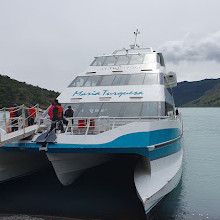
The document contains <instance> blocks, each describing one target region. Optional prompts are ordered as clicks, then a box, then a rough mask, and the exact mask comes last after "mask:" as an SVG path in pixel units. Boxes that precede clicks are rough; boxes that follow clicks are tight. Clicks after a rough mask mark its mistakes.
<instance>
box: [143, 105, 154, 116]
mask: <svg viewBox="0 0 220 220" xmlns="http://www.w3.org/2000/svg"><path fill="white" fill-rule="evenodd" d="M141 116H158V102H144V103H143V107H142V111H141Z"/></svg>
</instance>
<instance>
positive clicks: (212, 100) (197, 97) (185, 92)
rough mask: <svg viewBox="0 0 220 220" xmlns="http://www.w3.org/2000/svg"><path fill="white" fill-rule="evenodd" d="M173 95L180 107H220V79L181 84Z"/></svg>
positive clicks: (174, 90) (174, 89)
mask: <svg viewBox="0 0 220 220" xmlns="http://www.w3.org/2000/svg"><path fill="white" fill-rule="evenodd" d="M173 95H174V100H175V104H176V106H178V107H220V79H204V80H201V81H194V82H187V81H184V82H180V83H178V84H177V87H175V88H173Z"/></svg>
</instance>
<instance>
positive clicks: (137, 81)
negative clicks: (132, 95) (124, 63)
mask: <svg viewBox="0 0 220 220" xmlns="http://www.w3.org/2000/svg"><path fill="white" fill-rule="evenodd" d="M144 77H145V74H144V73H141V74H132V75H130V77H129V80H128V85H142V84H143V81H144Z"/></svg>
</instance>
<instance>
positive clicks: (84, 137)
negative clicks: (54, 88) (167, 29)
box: [5, 45, 183, 213]
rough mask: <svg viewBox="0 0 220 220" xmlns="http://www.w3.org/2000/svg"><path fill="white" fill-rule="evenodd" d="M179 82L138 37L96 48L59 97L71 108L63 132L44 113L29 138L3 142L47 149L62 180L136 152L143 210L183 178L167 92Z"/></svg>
mask: <svg viewBox="0 0 220 220" xmlns="http://www.w3.org/2000/svg"><path fill="white" fill-rule="evenodd" d="M176 84H177V80H176V75H175V73H168V74H167V73H166V69H165V63H164V59H163V56H162V54H161V53H158V52H156V51H154V50H152V48H140V47H138V46H136V45H135V46H132V47H131V48H130V49H122V50H116V51H114V52H113V53H112V54H109V55H101V56H97V57H95V59H94V61H93V62H92V63H91V65H90V66H89V67H88V69H87V70H86V71H85V72H82V73H81V74H79V75H77V76H76V77H75V79H74V80H73V81H72V82H71V83H70V84H69V86H68V87H67V88H66V89H65V90H64V91H63V92H62V93H61V94H60V96H59V97H58V98H57V99H58V100H59V102H60V103H61V104H62V106H63V108H64V110H66V109H67V107H68V106H71V107H72V108H73V109H74V117H72V118H66V120H67V122H68V124H67V125H66V126H64V129H65V132H64V133H61V132H60V131H59V130H57V129H55V130H53V131H49V130H50V123H48V119H47V118H46V117H45V118H42V119H39V120H38V121H39V127H38V128H39V132H38V129H37V132H36V134H35V136H34V137H33V138H32V139H31V140H22V141H20V142H19V143H12V144H8V145H6V146H5V148H7V149H8V151H10V149H11V150H15V148H16V147H18V146H19V150H20V151H31V152H39V151H40V152H41V153H45V154H46V155H47V157H48V159H49V161H50V162H51V164H52V165H53V167H54V170H55V172H56V175H57V177H58V179H59V181H60V182H61V183H62V184H63V185H69V184H72V183H73V182H74V181H75V180H76V178H77V177H78V176H80V175H81V174H82V173H83V172H84V171H85V170H87V169H89V168H91V167H94V166H97V165H99V164H102V163H104V162H106V161H108V160H110V159H111V158H113V157H115V156H116V155H117V156H118V155H122V154H125V155H127V154H129V155H132V156H134V157H137V158H138V162H137V164H136V168H135V172H134V182H135V186H136V189H137V193H138V196H139V198H140V199H141V201H142V203H143V206H144V209H145V211H146V213H148V212H149V211H150V210H151V209H152V208H153V207H154V206H155V205H156V204H157V203H158V202H159V201H160V200H161V199H162V198H163V197H164V196H165V195H166V194H168V193H169V192H170V191H172V190H173V189H174V188H175V187H176V186H177V184H178V182H179V180H180V178H181V170H182V157H183V150H182V147H181V137H182V120H181V115H180V114H176V111H175V105H174V100H173V95H172V87H174V86H176ZM42 129H47V131H46V132H43V133H40V131H41V132H42ZM17 150H18V149H17Z"/></svg>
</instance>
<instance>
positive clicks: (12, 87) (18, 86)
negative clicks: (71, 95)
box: [0, 75, 59, 109]
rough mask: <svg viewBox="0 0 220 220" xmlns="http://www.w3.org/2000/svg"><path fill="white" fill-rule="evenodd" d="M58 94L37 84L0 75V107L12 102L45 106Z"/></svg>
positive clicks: (8, 105) (9, 104)
mask: <svg viewBox="0 0 220 220" xmlns="http://www.w3.org/2000/svg"><path fill="white" fill-rule="evenodd" d="M58 95H59V93H58V92H54V91H51V90H47V89H42V88H40V87H38V86H32V85H29V84H26V83H25V82H19V81H17V80H15V79H11V78H10V77H8V76H3V75H0V108H3V107H10V106H12V105H13V104H14V103H16V104H18V105H21V104H26V105H29V104H32V105H35V104H37V103H38V104H39V105H40V107H41V108H43V109H44V108H47V107H48V106H49V105H50V104H51V101H53V100H54V99H55V98H56V97H57V96H58Z"/></svg>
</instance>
